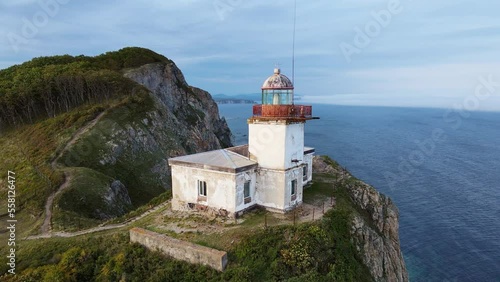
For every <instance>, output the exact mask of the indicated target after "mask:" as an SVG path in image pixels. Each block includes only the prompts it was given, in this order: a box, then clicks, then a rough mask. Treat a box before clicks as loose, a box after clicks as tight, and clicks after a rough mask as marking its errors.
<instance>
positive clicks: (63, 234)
mask: <svg viewBox="0 0 500 282" xmlns="http://www.w3.org/2000/svg"><path fill="white" fill-rule="evenodd" d="M169 203H170V201H167V202H164V203H162V204H160V205H158V206H156V207H154V208H151V209H149V210H147V211H145V212H144V213H143V214H140V215H138V216H136V217H133V218H130V219H128V220H127V221H125V222H123V223H119V224H110V225H100V226H98V227H94V228H90V229H86V230H80V231H76V232H48V233H42V234H40V235H33V236H28V237H27V238H26V240H35V239H41V238H52V237H66V238H67V237H76V236H81V235H85V234H90V233H95V232H100V231H105V230H110V229H117V228H122V227H126V226H128V225H130V224H132V223H134V222H136V221H138V220H140V219H142V218H144V217H145V216H147V215H149V214H151V213H154V212H156V211H158V210H160V209H162V208H164V207H166V206H167V205H168V204H169Z"/></svg>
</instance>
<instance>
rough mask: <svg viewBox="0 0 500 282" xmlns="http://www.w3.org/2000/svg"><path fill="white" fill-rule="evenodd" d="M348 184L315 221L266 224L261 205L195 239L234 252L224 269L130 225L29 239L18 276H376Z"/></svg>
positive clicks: (315, 190) (318, 187) (320, 186)
mask: <svg viewBox="0 0 500 282" xmlns="http://www.w3.org/2000/svg"><path fill="white" fill-rule="evenodd" d="M331 177H332V176H329V175H315V184H314V185H313V186H312V187H311V188H310V189H311V192H309V193H310V196H314V197H319V195H322V194H325V193H329V192H331V191H332V185H331ZM327 187H329V189H328V188H327ZM342 189H344V188H342V187H337V189H336V190H335V191H334V195H335V197H336V199H337V207H336V208H335V209H333V210H331V211H329V212H328V213H326V214H325V216H324V218H323V219H322V220H319V221H316V222H313V223H305V224H298V225H297V226H290V225H285V226H274V227H270V228H267V229H263V228H262V227H261V224H260V223H262V220H263V213H262V212H258V213H256V214H254V215H250V217H249V218H248V219H247V220H246V221H245V223H243V224H240V225H237V227H232V228H229V229H227V232H223V233H222V234H216V235H206V236H205V235H203V234H200V235H199V236H198V237H195V238H192V239H193V240H198V241H203V242H204V245H209V246H217V248H219V249H223V250H226V251H228V252H229V260H230V263H229V265H228V268H227V270H226V271H225V272H224V273H218V272H216V271H214V270H211V269H209V268H206V267H202V266H195V265H190V264H188V263H185V262H180V261H175V260H172V259H169V258H165V257H163V256H162V255H160V254H159V253H157V252H150V251H147V250H145V249H144V248H143V247H142V246H139V245H136V244H132V245H131V244H129V242H128V235H127V230H126V229H122V230H117V231H108V232H106V233H104V234H102V233H101V234H100V235H86V236H82V237H77V238H57V239H56V238H54V239H44V240H38V241H24V242H21V246H20V247H19V253H18V257H19V258H23V259H22V260H21V261H20V263H19V265H18V271H19V273H20V275H18V276H17V277H16V279H17V280H16V279H14V281H53V280H54V279H55V278H60V279H67V280H70V279H80V280H82V281H83V280H85V281H90V280H97V281H118V280H119V279H120V278H124V279H125V281H224V280H225V281H229V280H231V281H276V280H288V281H370V280H371V279H370V275H369V272H368V269H366V267H365V266H364V265H362V263H361V260H360V258H359V257H358V255H357V253H356V250H355V247H354V246H353V245H352V243H351V241H350V234H349V230H350V218H351V216H352V211H353V210H354V207H353V206H352V203H351V202H350V200H349V198H348V197H347V196H346V195H345V193H344V192H342ZM328 190H329V191H328ZM141 222H142V223H138V224H137V225H138V226H143V227H144V226H145V225H148V226H149V225H150V224H151V222H152V221H150V220H147V219H145V220H143V221H141ZM238 237H239V238H240V240H238V243H236V244H230V243H229V242H230V241H229V240H230V239H231V238H233V239H235V238H238ZM221 242H223V243H221ZM224 242H225V243H224ZM2 267H3V266H2ZM5 278H6V277H5ZM9 278H12V277H9ZM30 279H31V280H30Z"/></svg>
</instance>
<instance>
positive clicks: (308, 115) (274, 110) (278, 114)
mask: <svg viewBox="0 0 500 282" xmlns="http://www.w3.org/2000/svg"><path fill="white" fill-rule="evenodd" d="M253 117H254V118H259V117H262V118H283V119H313V116H312V106H304V105H254V106H253Z"/></svg>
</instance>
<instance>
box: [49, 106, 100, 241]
mask: <svg viewBox="0 0 500 282" xmlns="http://www.w3.org/2000/svg"><path fill="white" fill-rule="evenodd" d="M104 114H106V111H104V112H102V113H100V114H99V115H98V116H97V117H95V118H94V119H93V120H92V121H90V122H89V123H88V124H86V125H85V126H84V127H81V128H80V129H78V130H77V131H76V132H75V133H74V134H73V136H72V137H71V139H70V140H69V141H68V143H66V145H65V146H64V148H63V149H62V150H61V151H60V152H59V154H57V156H56V157H55V158H54V160H53V161H52V162H51V163H50V166H51V167H52V169H53V170H57V169H58V168H59V166H58V165H57V161H58V160H59V159H60V158H61V156H62V155H63V154H64V152H65V151H67V150H68V149H69V147H71V146H72V145H74V144H75V143H76V141H77V140H78V138H80V136H82V134H84V133H85V132H87V131H89V130H90V129H91V128H92V127H94V126H95V125H96V123H97V122H99V120H101V118H102V117H103V116H104ZM70 181H71V177H70V175H69V173H67V172H64V182H63V184H61V186H59V188H58V189H57V190H56V191H55V192H53V193H52V194H51V195H50V196H49V197H48V198H47V202H46V203H45V218H44V220H43V224H42V227H41V236H49V237H50V232H51V231H52V224H51V222H52V208H53V205H54V199H55V198H56V196H57V195H59V194H61V193H62V192H64V190H65V189H66V188H68V187H69V182H70Z"/></svg>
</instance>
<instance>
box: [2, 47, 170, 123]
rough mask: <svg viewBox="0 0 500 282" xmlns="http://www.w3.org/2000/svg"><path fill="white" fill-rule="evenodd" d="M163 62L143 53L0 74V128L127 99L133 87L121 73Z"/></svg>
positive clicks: (47, 61)
mask: <svg viewBox="0 0 500 282" xmlns="http://www.w3.org/2000/svg"><path fill="white" fill-rule="evenodd" d="M154 62H169V60H168V59H167V58H165V57H164V56H161V55H159V54H156V53H154V52H153V51H150V50H147V49H143V48H124V49H121V50H119V51H116V52H108V53H106V54H103V55H100V56H97V57H87V56H77V57H73V56H69V55H64V56H54V57H41V58H35V59H33V60H31V61H29V62H26V63H24V64H21V65H16V66H12V67H10V68H8V69H4V70H1V71H0V128H5V127H9V126H19V125H22V124H26V123H33V122H35V121H36V120H38V119H43V118H47V117H55V116H56V115H57V114H59V113H63V112H67V111H69V110H71V109H74V108H76V107H78V106H80V105H82V104H85V103H100V102H103V101H108V100H109V99H111V98H113V97H117V96H123V95H127V94H129V93H131V91H132V90H133V88H134V87H135V86H137V84H135V83H134V82H132V81H131V80H129V79H127V78H125V77H123V75H122V73H121V71H122V70H124V69H126V68H134V67H139V66H142V65H144V64H148V63H154Z"/></svg>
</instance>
